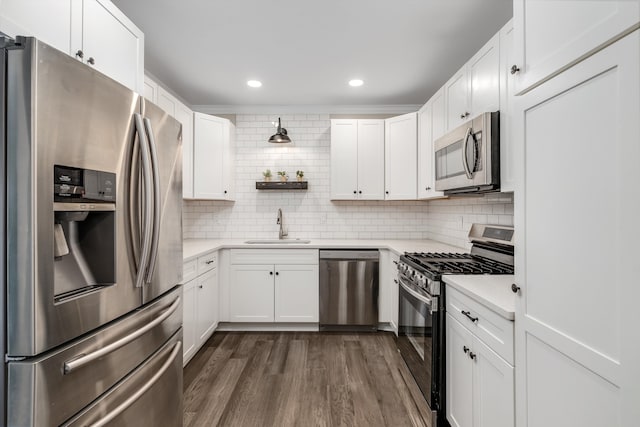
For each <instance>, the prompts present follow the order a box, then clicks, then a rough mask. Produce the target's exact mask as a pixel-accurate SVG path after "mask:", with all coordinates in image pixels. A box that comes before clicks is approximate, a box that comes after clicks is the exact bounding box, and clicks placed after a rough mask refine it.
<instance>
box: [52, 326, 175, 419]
mask: <svg viewBox="0 0 640 427" xmlns="http://www.w3.org/2000/svg"><path fill="white" fill-rule="evenodd" d="M181 425H182V331H179V332H177V333H176V334H175V335H174V336H173V337H172V338H171V340H169V341H168V342H167V343H166V344H165V345H164V346H163V347H162V348H161V349H160V350H158V351H157V352H156V353H155V354H154V355H153V356H152V357H150V358H149V360H147V361H146V362H145V363H144V364H143V365H142V366H140V367H139V368H138V369H136V370H135V371H134V372H132V373H131V374H130V375H128V376H127V378H125V379H124V380H123V381H121V382H120V383H119V384H118V385H116V386H115V387H114V388H113V389H112V390H110V391H109V392H108V393H106V394H105V395H104V396H102V397H101V398H100V399H98V400H97V401H96V402H94V403H93V404H92V405H91V406H89V407H88V408H87V409H86V410H84V411H82V413H80V414H79V415H78V416H77V417H74V418H73V419H71V420H70V421H69V422H67V423H65V424H63V425H62V427H84V426H92V427H102V426H109V427H129V426H136V427H157V426H181Z"/></svg>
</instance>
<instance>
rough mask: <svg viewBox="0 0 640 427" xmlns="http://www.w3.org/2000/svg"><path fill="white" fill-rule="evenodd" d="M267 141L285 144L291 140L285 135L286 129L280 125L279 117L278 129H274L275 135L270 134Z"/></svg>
mask: <svg viewBox="0 0 640 427" xmlns="http://www.w3.org/2000/svg"><path fill="white" fill-rule="evenodd" d="M269 142H271V143H274V144H286V143H289V142H291V138H289V137H288V136H287V130H286V129H285V128H283V127H282V123H281V122H280V117H278V130H277V131H276V133H275V135H271V138H269Z"/></svg>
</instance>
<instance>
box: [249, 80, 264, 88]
mask: <svg viewBox="0 0 640 427" xmlns="http://www.w3.org/2000/svg"><path fill="white" fill-rule="evenodd" d="M247 86H249V87H260V86H262V82H261V81H259V80H249V81H248V82H247Z"/></svg>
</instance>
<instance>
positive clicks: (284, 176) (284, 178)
mask: <svg viewBox="0 0 640 427" xmlns="http://www.w3.org/2000/svg"><path fill="white" fill-rule="evenodd" d="M278 176H279V177H280V181H282V182H287V180H288V179H289V177H288V176H287V172H285V171H278Z"/></svg>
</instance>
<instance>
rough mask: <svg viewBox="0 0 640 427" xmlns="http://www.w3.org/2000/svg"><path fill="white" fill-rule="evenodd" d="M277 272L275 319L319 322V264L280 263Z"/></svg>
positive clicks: (277, 320) (276, 268)
mask: <svg viewBox="0 0 640 427" xmlns="http://www.w3.org/2000/svg"><path fill="white" fill-rule="evenodd" d="M275 274H276V280H275V321H276V322H317V321H318V311H319V308H320V301H319V289H318V266H317V265H284V264H280V265H276V266H275Z"/></svg>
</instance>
